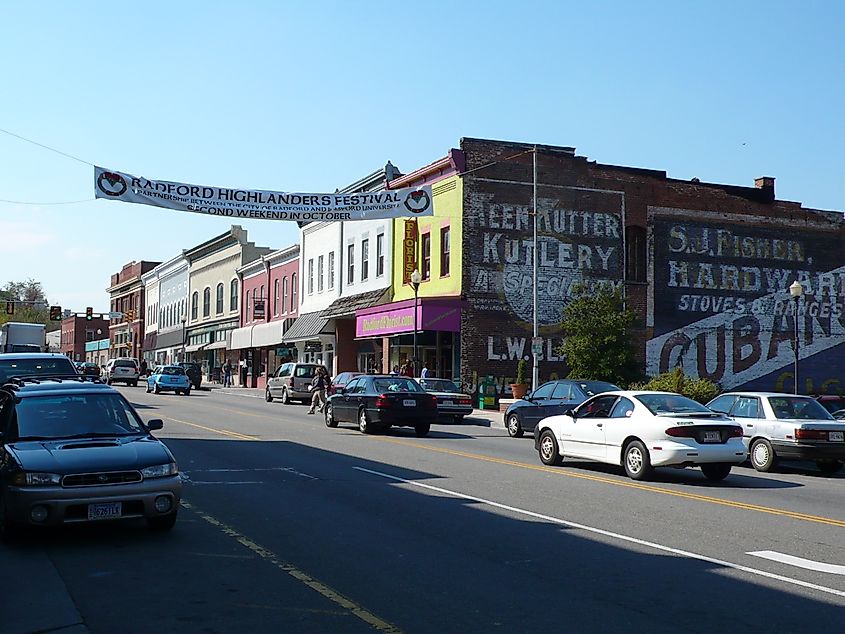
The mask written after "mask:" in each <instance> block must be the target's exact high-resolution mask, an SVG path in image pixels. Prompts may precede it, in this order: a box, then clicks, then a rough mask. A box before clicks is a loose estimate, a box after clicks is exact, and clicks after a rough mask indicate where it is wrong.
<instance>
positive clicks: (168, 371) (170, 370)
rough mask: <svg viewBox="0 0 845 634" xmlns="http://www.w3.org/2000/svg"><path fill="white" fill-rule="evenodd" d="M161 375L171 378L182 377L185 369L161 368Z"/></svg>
mask: <svg viewBox="0 0 845 634" xmlns="http://www.w3.org/2000/svg"><path fill="white" fill-rule="evenodd" d="M161 373H162V374H169V375H171V376H176V375H179V376H184V374H185V369H184V368H162V369H161Z"/></svg>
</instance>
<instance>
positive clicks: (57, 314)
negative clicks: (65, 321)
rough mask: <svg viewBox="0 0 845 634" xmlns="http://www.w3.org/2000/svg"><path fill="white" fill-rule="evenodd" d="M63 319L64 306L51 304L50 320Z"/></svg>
mask: <svg viewBox="0 0 845 634" xmlns="http://www.w3.org/2000/svg"><path fill="white" fill-rule="evenodd" d="M61 320H62V307H61V306H50V321H61Z"/></svg>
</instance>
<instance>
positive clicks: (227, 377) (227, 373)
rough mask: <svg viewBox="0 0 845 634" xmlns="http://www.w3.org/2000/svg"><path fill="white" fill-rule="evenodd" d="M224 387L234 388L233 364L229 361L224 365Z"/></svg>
mask: <svg viewBox="0 0 845 634" xmlns="http://www.w3.org/2000/svg"><path fill="white" fill-rule="evenodd" d="M223 387H232V362H231V361H230V360H229V359H226V363H224V364H223Z"/></svg>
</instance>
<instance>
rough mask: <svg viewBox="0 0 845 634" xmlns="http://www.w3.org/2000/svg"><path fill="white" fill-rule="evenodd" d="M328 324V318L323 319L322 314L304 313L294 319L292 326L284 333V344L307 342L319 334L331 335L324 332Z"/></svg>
mask: <svg viewBox="0 0 845 634" xmlns="http://www.w3.org/2000/svg"><path fill="white" fill-rule="evenodd" d="M327 323H329V320H328V318H326V317H323V313H322V312H316V313H305V314H304V315H300V316H299V317H297V318H296V321H295V322H293V325H292V326H291V327H290V328H288V329H287V332H285V336H284V340H285V343H293V342H295V341H307V340H308V339H313V338H315V337H316V336H317V335H320V334H332V333H331V332H329V331H328V330H326V324H327Z"/></svg>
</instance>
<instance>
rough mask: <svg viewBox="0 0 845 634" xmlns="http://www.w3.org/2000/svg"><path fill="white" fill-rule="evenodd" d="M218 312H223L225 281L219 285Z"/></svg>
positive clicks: (219, 313) (220, 313)
mask: <svg viewBox="0 0 845 634" xmlns="http://www.w3.org/2000/svg"><path fill="white" fill-rule="evenodd" d="M216 308H217V314H218V315H222V314H223V282H220V283H219V284H218V285H217V306H216Z"/></svg>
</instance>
